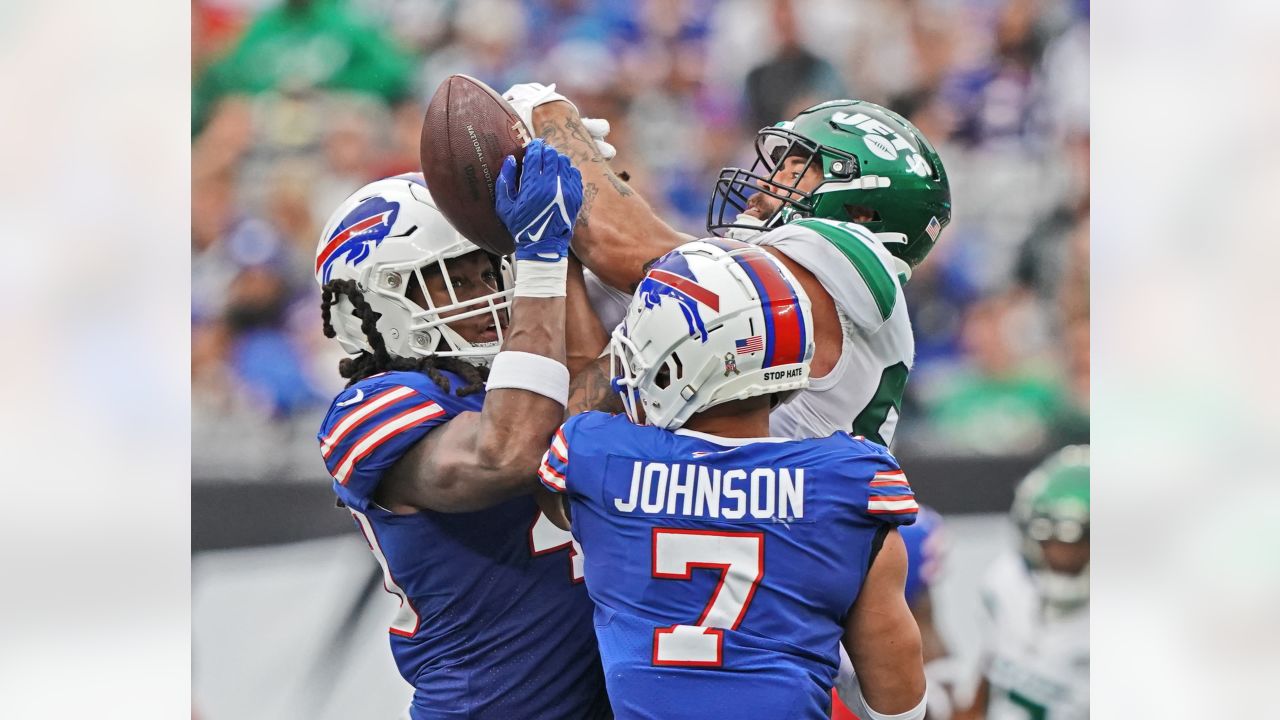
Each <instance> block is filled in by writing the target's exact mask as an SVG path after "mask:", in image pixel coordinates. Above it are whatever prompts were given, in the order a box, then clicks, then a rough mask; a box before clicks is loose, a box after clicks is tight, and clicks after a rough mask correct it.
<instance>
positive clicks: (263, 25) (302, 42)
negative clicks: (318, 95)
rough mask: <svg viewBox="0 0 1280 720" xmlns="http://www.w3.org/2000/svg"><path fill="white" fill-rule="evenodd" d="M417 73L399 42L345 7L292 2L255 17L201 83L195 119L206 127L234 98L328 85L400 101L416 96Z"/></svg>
mask: <svg viewBox="0 0 1280 720" xmlns="http://www.w3.org/2000/svg"><path fill="white" fill-rule="evenodd" d="M409 69H410V67H409V63H408V58H407V57H406V56H405V55H404V54H402V53H401V52H400V51H399V50H397V48H396V44H395V43H394V42H392V41H391V40H390V39H389V38H388V37H386V35H385V34H384V33H383V32H382V31H381V30H379V29H378V28H374V27H369V26H366V25H364V24H363V23H361V22H358V21H357V20H356V19H355V18H354V17H353V16H352V15H351V14H350V13H349V12H348V11H347V9H346V8H345V5H344V4H343V3H338V2H331V1H329V0H284V2H283V3H281V4H280V5H279V6H278V7H274V8H271V9H269V10H266V11H265V12H263V13H262V14H261V15H259V16H258V17H257V18H255V19H254V20H253V22H252V23H250V24H249V26H248V28H247V29H246V30H245V33H244V36H243V37H242V38H241V39H240V42H239V43H238V44H236V46H235V48H234V49H232V50H231V52H230V54H229V55H228V56H227V57H226V58H224V59H223V60H221V61H219V62H217V63H215V64H214V65H213V66H212V67H210V68H209V70H208V71H207V72H206V73H205V75H204V77H202V78H201V79H200V81H199V82H198V83H197V86H196V91H195V96H194V97H193V99H192V105H193V107H192V120H193V122H195V123H196V127H197V128H199V127H200V126H201V124H202V122H203V120H204V118H205V116H206V114H207V113H208V112H209V110H210V109H211V108H212V107H213V106H214V105H215V103H216V102H217V101H218V100H219V99H220V98H221V97H222V96H223V95H226V94H231V93H248V94H252V93H260V92H264V91H267V90H279V91H281V92H285V93H298V92H304V91H309V90H314V89H317V88H325V89H336V90H356V91H361V92H367V93H370V94H372V95H376V96H378V97H380V98H382V99H384V100H385V101H387V102H395V101H398V100H400V99H402V98H404V97H405V96H406V94H407V93H408V91H409Z"/></svg>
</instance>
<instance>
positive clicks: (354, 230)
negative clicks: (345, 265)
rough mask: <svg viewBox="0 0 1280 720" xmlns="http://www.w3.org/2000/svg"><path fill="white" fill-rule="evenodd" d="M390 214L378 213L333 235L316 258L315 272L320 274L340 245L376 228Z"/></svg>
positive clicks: (388, 212)
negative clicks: (354, 236)
mask: <svg viewBox="0 0 1280 720" xmlns="http://www.w3.org/2000/svg"><path fill="white" fill-rule="evenodd" d="M390 214H391V212H390V211H387V212H381V213H378V214H377V215H374V216H373V217H368V218H365V219H364V220H361V221H360V222H358V223H356V224H354V225H352V226H351V227H349V228H346V229H344V230H342V231H340V232H339V233H337V234H336V235H334V236H333V239H332V240H330V241H329V244H328V245H325V246H324V250H321V251H320V255H319V256H317V257H316V272H320V268H322V267H324V265H325V263H326V262H328V260H329V256H330V255H333V253H334V252H335V251H336V250H337V249H338V248H339V247H340V246H341V245H342V243H344V242H346V241H347V240H350V239H351V237H352V236H353V235H358V234H360V233H362V232H364V231H365V230H368V229H370V228H374V227H377V226H378V225H380V224H381V223H382V221H383V220H385V219H386V218H387V216H388V215H390Z"/></svg>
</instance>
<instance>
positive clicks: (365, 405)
mask: <svg viewBox="0 0 1280 720" xmlns="http://www.w3.org/2000/svg"><path fill="white" fill-rule="evenodd" d="M448 419H449V417H448V415H447V413H446V411H445V409H444V408H443V407H442V406H441V405H440V404H439V403H438V402H436V401H435V400H433V399H431V398H429V397H427V396H425V395H423V394H422V393H421V392H419V391H418V390H415V389H414V388H411V387H407V386H404V385H390V386H382V387H355V388H350V389H348V390H347V391H345V392H343V393H342V394H341V395H339V396H338V397H337V399H335V400H334V404H333V406H332V407H331V408H330V409H329V414H328V415H327V416H325V419H324V423H323V424H322V425H321V427H320V432H319V433H318V434H317V435H316V439H317V440H318V441H319V442H320V454H321V456H322V457H323V458H324V462H325V467H326V468H327V469H328V471H329V474H330V475H332V476H333V489H334V492H335V493H337V495H338V497H339V499H341V500H342V501H343V502H344V503H346V504H347V505H349V506H351V507H353V508H355V509H357V510H360V511H366V510H367V509H368V507H369V503H370V502H371V498H372V497H373V495H374V493H375V491H376V490H377V488H378V483H379V482H381V480H382V476H383V474H384V473H385V472H386V471H387V469H388V468H390V467H391V466H392V465H394V464H395V463H396V461H397V460H399V459H400V457H401V456H402V455H404V454H405V452H407V451H408V450H409V448H411V447H413V445H414V443H416V442H418V441H419V440H421V439H422V438H423V437H424V436H426V434H427V433H428V432H429V431H430V430H431V429H432V428H434V427H436V426H437V425H441V424H443V423H445V422H446V421H447V420H448Z"/></svg>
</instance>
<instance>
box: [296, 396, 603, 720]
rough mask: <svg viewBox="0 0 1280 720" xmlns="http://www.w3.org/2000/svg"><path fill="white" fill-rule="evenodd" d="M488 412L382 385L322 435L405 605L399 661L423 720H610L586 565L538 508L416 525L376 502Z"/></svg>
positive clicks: (435, 518)
mask: <svg viewBox="0 0 1280 720" xmlns="http://www.w3.org/2000/svg"><path fill="white" fill-rule="evenodd" d="M444 375H445V377H447V378H448V379H449V381H450V383H451V385H452V387H453V388H458V387H462V386H464V385H465V384H466V383H465V382H463V381H462V379H461V378H459V377H458V376H456V375H453V374H451V373H448V372H445V373H444ZM483 403H484V394H483V393H477V394H474V395H469V396H466V397H458V396H456V395H454V394H453V393H452V392H445V391H443V390H441V389H440V388H439V387H438V386H437V385H436V384H435V383H434V382H432V380H431V379H430V378H429V377H427V376H426V375H425V374H423V373H417V372H390V373H383V374H381V375H375V376H373V377H370V378H366V379H364V380H362V381H360V382H358V383H356V384H355V385H353V386H351V387H349V388H347V389H346V390H344V391H343V392H342V393H340V394H339V395H338V397H337V398H335V399H334V402H333V405H332V406H331V407H330V409H329V414H328V415H327V416H326V417H325V420H324V423H323V425H322V426H321V428H320V432H319V434H318V435H317V438H318V439H319V441H320V447H321V454H322V455H323V456H324V459H325V463H326V465H327V467H328V469H329V473H330V474H331V475H332V476H333V479H334V482H333V488H334V492H336V493H337V495H338V497H339V498H340V499H341V500H342V501H343V503H345V504H346V506H347V508H348V509H349V510H350V511H351V515H352V517H353V518H354V519H355V521H356V525H357V527H358V528H359V530H360V532H361V533H362V534H363V535H364V538H365V540H366V541H367V542H368V543H369V548H370V549H371V550H372V551H373V554H374V556H375V557H376V558H377V560H378V563H379V564H380V565H381V566H382V571H383V582H384V585H385V586H386V588H387V591H388V592H390V593H392V594H394V595H396V596H398V597H399V599H400V610H399V612H398V613H397V614H396V616H395V618H394V620H393V622H392V625H391V628H390V632H391V651H392V653H393V655H394V656H395V661H396V665H397V666H398V667H399V669H400V674H401V675H403V676H404V678H405V680H407V681H408V682H409V683H410V684H411V685H413V686H414V688H415V690H416V692H415V693H414V697H413V704H412V706H411V708H410V716H411V717H412V718H413V720H428V719H429V720H445V719H448V720H455V719H457V720H461V719H462V718H468V719H476V718H492V719H494V720H499V719H500V720H509V719H510V718H534V717H536V718H563V720H580V719H581V718H604V717H608V715H609V710H608V699H607V697H606V694H605V691H604V679H603V677H602V675H601V670H600V659H599V653H598V651H597V650H596V643H595V636H594V634H593V633H592V629H591V601H590V598H588V597H587V593H586V591H585V588H584V587H583V585H582V584H581V582H582V570H581V563H582V557H581V554H580V553H578V552H577V550H576V548H575V547H574V546H573V540H572V537H571V536H570V535H569V534H568V533H566V532H564V531H562V530H560V529H558V528H556V527H555V526H554V525H552V524H551V522H550V521H549V520H547V518H546V517H545V516H543V515H542V514H541V512H539V510H538V508H537V506H536V504H535V503H534V501H533V498H532V497H531V496H529V497H520V498H516V499H513V500H509V501H506V502H503V503H500V504H498V505H495V506H494V507H491V508H489V509H487V510H482V511H479V512H469V513H439V512H433V511H429V510H423V511H420V512H415V513H412V514H404V515H401V514H396V513H392V512H390V511H388V510H386V509H384V508H382V507H381V506H379V505H378V504H377V503H376V502H375V501H374V499H373V498H374V497H375V494H376V491H377V488H378V482H379V480H380V479H381V478H382V476H383V473H385V472H386V470H387V469H388V468H390V467H391V466H392V465H393V464H395V462H396V460H398V459H399V458H400V457H401V456H402V455H403V454H404V453H405V452H406V451H407V450H408V449H409V448H410V447H412V446H413V444H414V443H416V442H417V441H418V440H421V439H422V438H423V437H424V436H425V435H426V434H427V433H428V432H429V431H430V430H431V429H432V428H434V427H436V426H438V425H441V424H443V423H445V422H447V421H448V420H449V419H450V418H452V417H454V416H455V415H457V414H459V413H462V412H478V411H479V410H480V409H481V406H482V404H483Z"/></svg>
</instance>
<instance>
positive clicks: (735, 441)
mask: <svg viewBox="0 0 1280 720" xmlns="http://www.w3.org/2000/svg"><path fill="white" fill-rule="evenodd" d="M676 434H677V435H684V436H686V437H692V438H698V439H699V440H706V441H707V442H709V443H715V444H716V445H722V446H725V447H740V446H742V445H753V444H755V443H783V442H788V441H789V438H780V437H752V438H728V437H720V436H719V435H711V434H708V433H702V432H698V431H697V430H686V429H684V428H680V429H678V430H676Z"/></svg>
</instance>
